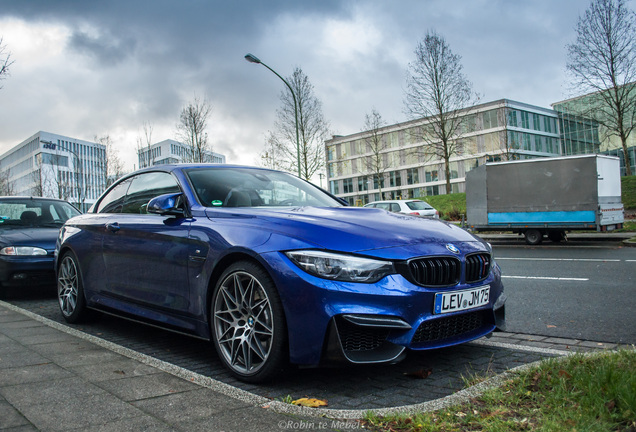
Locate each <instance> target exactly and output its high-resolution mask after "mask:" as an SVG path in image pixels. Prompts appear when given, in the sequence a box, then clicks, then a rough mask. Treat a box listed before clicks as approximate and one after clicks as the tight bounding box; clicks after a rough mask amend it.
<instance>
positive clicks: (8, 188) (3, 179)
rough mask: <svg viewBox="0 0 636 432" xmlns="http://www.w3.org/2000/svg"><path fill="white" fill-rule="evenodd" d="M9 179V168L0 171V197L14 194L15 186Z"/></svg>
mask: <svg viewBox="0 0 636 432" xmlns="http://www.w3.org/2000/svg"><path fill="white" fill-rule="evenodd" d="M10 179H11V168H7V169H0V195H1V196H12V195H14V194H15V184H14V183H13V182H12V181H11V180H10Z"/></svg>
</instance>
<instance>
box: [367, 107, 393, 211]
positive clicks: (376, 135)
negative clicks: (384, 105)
mask: <svg viewBox="0 0 636 432" xmlns="http://www.w3.org/2000/svg"><path fill="white" fill-rule="evenodd" d="M384 126H386V122H385V121H384V119H383V118H382V116H381V115H380V113H379V112H378V111H377V110H376V109H375V108H373V109H372V110H371V113H370V114H366V115H365V116H364V131H366V132H368V133H369V135H367V136H366V137H365V138H364V142H365V144H366V147H367V148H366V151H367V152H370V153H371V154H370V155H369V156H367V157H366V158H364V159H363V165H364V168H365V170H366V172H368V173H371V177H372V178H373V180H374V183H375V184H377V185H378V191H379V193H380V199H382V198H381V197H382V186H383V185H384V174H385V173H386V172H387V171H388V170H389V168H390V166H389V163H388V158H387V157H386V154H385V153H386V150H387V149H388V144H387V141H386V140H383V139H382V134H381V132H380V129H382V127H384Z"/></svg>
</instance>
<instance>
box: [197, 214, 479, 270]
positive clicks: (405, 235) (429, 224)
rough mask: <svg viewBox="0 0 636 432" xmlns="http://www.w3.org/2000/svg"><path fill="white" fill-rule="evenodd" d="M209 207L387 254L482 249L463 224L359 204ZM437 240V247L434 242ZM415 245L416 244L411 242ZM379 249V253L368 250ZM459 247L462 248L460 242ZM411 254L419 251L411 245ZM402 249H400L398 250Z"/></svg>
mask: <svg viewBox="0 0 636 432" xmlns="http://www.w3.org/2000/svg"><path fill="white" fill-rule="evenodd" d="M227 210H228V209H223V210H216V209H208V210H207V214H208V217H210V218H211V219H215V218H219V217H230V214H231V217H232V218H233V220H235V221H236V222H239V221H240V222H239V223H241V224H249V225H254V226H258V227H259V228H260V229H261V230H266V231H269V232H272V233H278V234H282V235H285V236H288V237H293V238H295V239H298V240H302V241H304V242H307V243H310V244H312V245H315V246H316V247H321V248H324V249H329V250H335V251H343V252H358V253H365V254H369V255H378V256H385V257H387V258H388V257H390V256H391V255H392V254H391V252H390V249H392V248H400V249H402V250H404V248H405V247H406V248H407V249H408V248H409V247H415V246H417V245H421V244H423V243H424V244H427V250H428V252H429V253H445V254H448V253H449V250H448V249H447V248H446V245H447V244H449V243H450V244H454V245H456V246H457V247H459V246H460V245H464V244H472V246H470V247H468V249H471V250H484V249H485V246H483V242H482V241H481V240H480V239H478V238H477V237H475V236H473V235H472V234H470V233H468V232H466V231H464V230H463V229H461V228H459V227H457V226H455V225H453V224H450V223H446V222H443V221H439V220H436V219H428V218H422V217H417V216H410V215H404V214H399V213H389V212H387V211H385V210H380V209H369V208H360V207H320V208H318V207H298V208H284V209H271V208H245V209H243V208H236V209H232V210H231V211H230V214H228V213H227ZM434 245H437V246H438V247H434ZM415 249H419V248H417V247H415ZM378 250H383V252H382V253H370V252H371V251H378ZM463 252H467V250H466V247H464V250H463ZM413 254H414V255H418V253H416V252H415V251H414V253H413ZM400 255H403V253H400Z"/></svg>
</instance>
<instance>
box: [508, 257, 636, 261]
mask: <svg viewBox="0 0 636 432" xmlns="http://www.w3.org/2000/svg"><path fill="white" fill-rule="evenodd" d="M502 260H510V261H587V262H622V261H623V260H620V259H598V258H505V257H495V261H502ZM625 261H627V262H632V261H634V262H636V260H625Z"/></svg>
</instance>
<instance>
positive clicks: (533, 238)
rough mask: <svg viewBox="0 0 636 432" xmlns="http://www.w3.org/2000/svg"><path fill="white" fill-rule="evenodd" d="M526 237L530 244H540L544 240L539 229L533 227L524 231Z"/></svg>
mask: <svg viewBox="0 0 636 432" xmlns="http://www.w3.org/2000/svg"><path fill="white" fill-rule="evenodd" d="M524 236H525V237H526V243H527V244H529V245H538V244H541V241H542V240H543V234H542V233H541V231H539V230H535V229H531V230H528V231H526V232H525V233H524Z"/></svg>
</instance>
